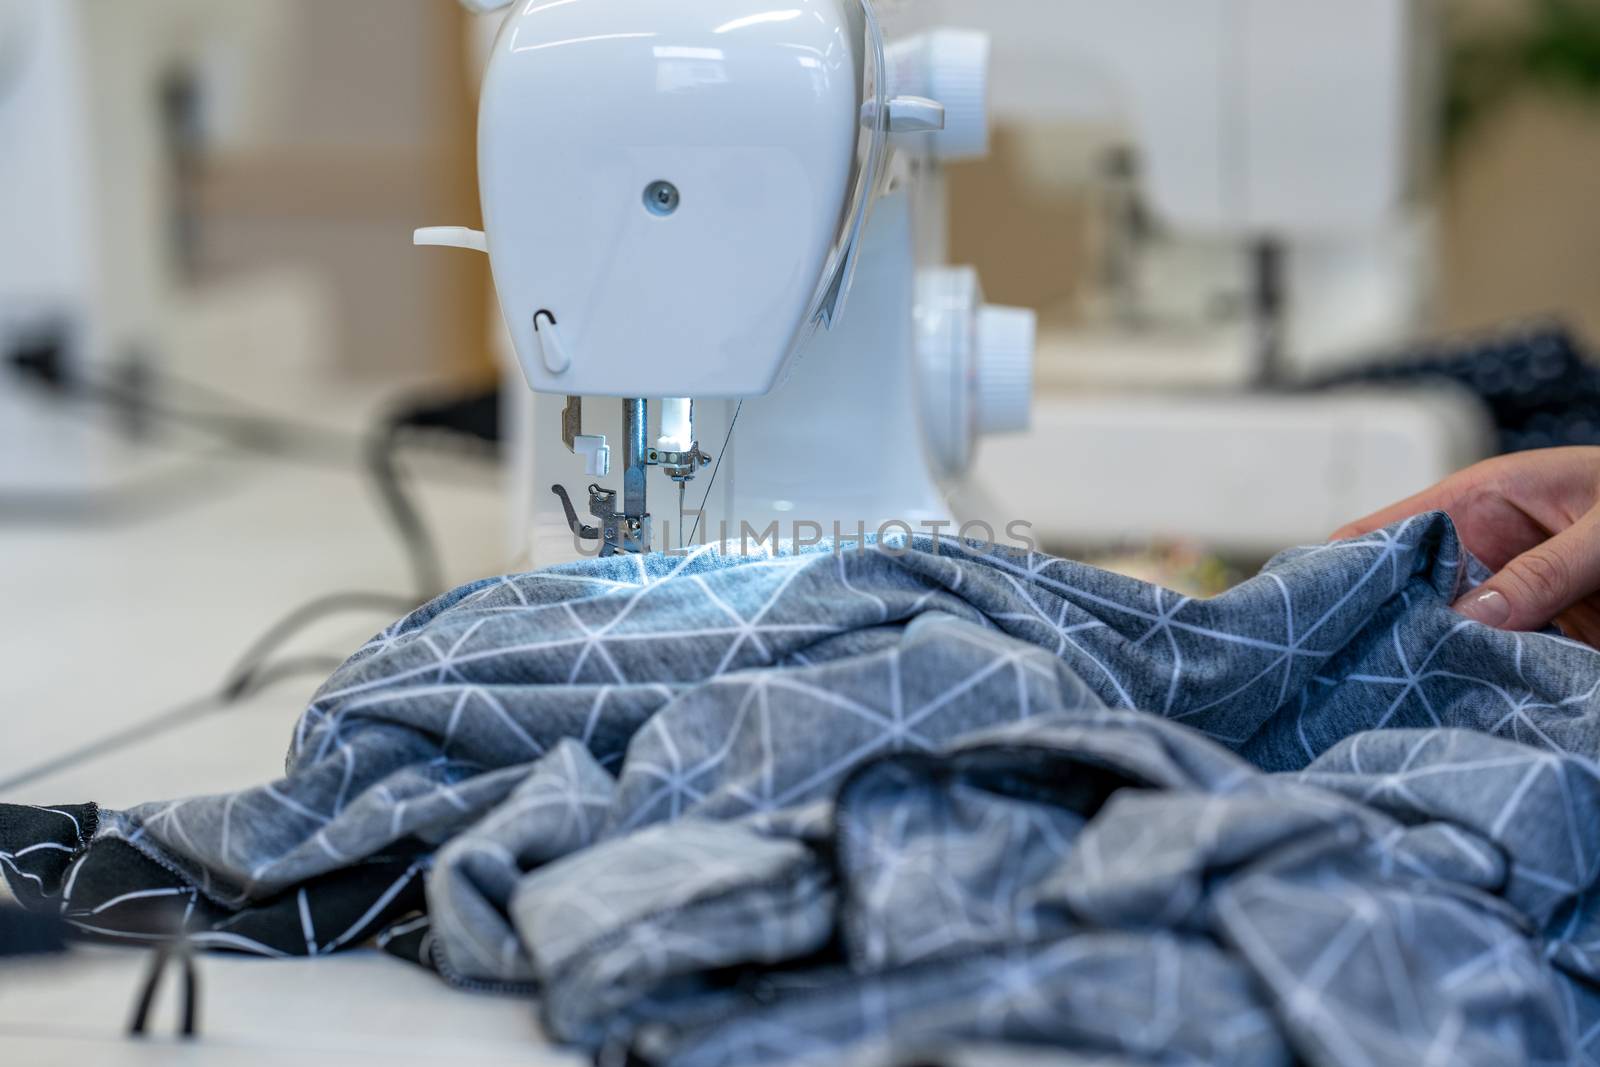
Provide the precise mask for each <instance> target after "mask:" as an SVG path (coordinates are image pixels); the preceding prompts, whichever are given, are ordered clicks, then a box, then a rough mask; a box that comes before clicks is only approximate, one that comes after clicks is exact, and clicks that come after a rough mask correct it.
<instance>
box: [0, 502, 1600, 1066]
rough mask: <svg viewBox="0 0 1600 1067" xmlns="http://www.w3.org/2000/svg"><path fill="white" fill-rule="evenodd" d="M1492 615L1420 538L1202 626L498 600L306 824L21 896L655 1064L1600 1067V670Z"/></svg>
mask: <svg viewBox="0 0 1600 1067" xmlns="http://www.w3.org/2000/svg"><path fill="white" fill-rule="evenodd" d="M1483 576H1484V574H1483V571H1482V568H1481V567H1478V566H1476V564H1475V563H1474V562H1473V561H1472V560H1470V558H1469V557H1467V556H1466V555H1465V554H1464V552H1463V550H1462V548H1461V545H1460V543H1459V541H1458V539H1457V537H1456V534H1455V532H1454V529H1453V527H1452V525H1451V523H1450V521H1449V520H1448V519H1447V518H1446V517H1444V516H1442V515H1432V516H1423V517H1419V518H1416V519H1412V520H1409V521H1407V522H1404V523H1400V524H1398V525H1396V526H1394V527H1391V528H1390V529H1388V530H1384V531H1379V532H1377V533H1374V534H1371V535H1369V536H1367V537H1364V538H1361V539H1358V540H1355V541H1349V542H1341V543H1336V544H1330V545H1325V546H1318V547H1313V548H1306V549H1298V550H1294V551H1291V552H1288V553H1285V554H1284V555H1282V556H1280V557H1278V558H1277V559H1276V560H1274V561H1273V562H1272V563H1271V564H1269V565H1268V566H1267V568H1266V569H1265V570H1264V571H1263V573H1262V574H1261V575H1259V576H1258V577H1256V578H1254V579H1252V580H1250V581H1248V582H1246V583H1244V584H1243V585H1241V586H1239V587H1237V588H1235V589H1233V590H1232V591H1230V592H1228V593H1226V594H1224V595H1222V596H1220V597H1217V598H1215V599H1212V600H1193V599H1189V598H1186V597H1183V596H1179V595H1176V594H1174V593H1171V592H1168V591H1166V590H1163V589H1159V588H1155V587H1152V586H1149V585H1146V584H1143V583H1140V582H1136V581H1132V580H1129V579H1125V578H1121V577H1118V576H1115V575H1111V574H1107V573H1104V572H1101V571H1097V570H1095V569H1093V568H1090V567H1087V566H1084V565H1081V564H1076V563H1071V562H1066V561H1062V560H1057V559H1051V558H1048V557H1046V556H1043V555H1039V554H1029V553H1019V552H1011V551H1007V550H1003V549H985V550H983V551H978V550H976V549H974V548H973V547H972V546H966V545H959V544H957V543H956V542H954V541H953V540H944V541H942V542H932V541H928V540H920V541H917V542H915V543H914V544H911V545H900V546H896V545H894V544H883V545H877V546H873V547H871V548H868V549H865V550H862V551H857V550H856V549H855V548H850V549H847V550H844V551H842V552H830V551H828V550H827V549H826V548H823V549H822V550H820V551H816V552H813V553H810V554H803V555H796V556H786V557H781V558H767V559H755V560H742V559H738V558H734V557H730V556H724V555H720V554H718V553H716V552H715V551H711V550H702V551H700V552H698V553H696V554H695V555H693V556H691V557H689V558H687V559H674V558H668V557H659V556H658V557H649V558H626V559H617V560H604V561H591V562H586V563H583V564H578V565H574V566H570V567H565V568H559V569H556V570H553V571H547V572H542V573H536V574H528V575H521V576H514V577H505V578H497V579H492V580H488V581H483V582H478V583H476V584H473V585H470V586H467V587H465V588H463V589H460V590H457V591H455V592H454V593H451V594H449V595H447V596H445V597H444V598H442V599H440V600H438V601H436V602H435V603H433V604H431V605H429V606H427V607H426V608H424V609H422V610H420V611H419V612H417V613H416V614H414V615H412V616H410V617H409V618H406V619H404V620H402V621H400V622H399V623H397V624H395V625H394V626H393V627H391V628H390V629H388V630H386V631H384V632H383V633H382V634H380V635H379V636H377V637H376V638H374V639H373V640H372V641H371V642H370V643H369V644H368V645H367V646H366V647H364V648H363V649H362V650H361V651H359V652H358V653H357V654H356V655H355V656H354V657H353V658H352V659H351V660H350V661H349V662H348V663H347V664H346V665H345V666H344V667H342V668H341V669H340V670H339V671H338V672H337V673H336V674H335V675H334V676H333V677H332V678H331V679H329V681H328V682H327V684H326V685H325V686H323V688H322V689H321V691H320V692H319V693H318V694H317V696H316V697H315V699H314V700H313V702H312V704H311V706H310V707H309V708H308V709H307V711H306V713H305V715H304V716H303V718H302V719H301V721H300V722H299V724H298V726H297V727H296V729H295V732H294V737H293V743H292V746H291V748H290V752H289V758H288V766H287V770H286V774H285V776H284V777H283V778H282V779H281V780H279V781H277V782H275V783H272V784H270V785H266V786H262V787H260V788H255V789H248V790H245V791H243V792H239V793H235V794H231V795H227V796H217V797H204V798H197V799H189V800H181V801H177V802H173V803H163V804H153V805H148V806H144V807H139V808H135V809H132V810H129V811H120V812H112V811H95V812H94V813H93V814H94V817H95V825H94V826H93V827H92V833H85V832H84V825H83V824H84V823H85V821H86V818H87V814H85V813H87V812H88V811H89V810H90V809H85V813H78V812H76V810H75V809H73V810H72V811H70V812H69V809H49V811H54V812H58V813H59V812H68V814H67V815H66V816H65V817H72V818H73V819H74V823H75V825H77V826H78V830H79V832H80V834H81V835H82V836H86V837H91V838H92V839H91V840H89V841H88V842H87V843H84V844H82V845H81V847H77V846H75V847H72V848H68V849H64V850H63V851H64V852H65V853H66V855H59V854H58V853H56V852H54V851H48V850H47V851H46V852H42V853H39V854H38V858H39V862H40V863H46V862H48V863H51V864H54V866H51V867H49V869H44V868H34V869H33V870H34V882H35V883H37V884H35V885H32V886H31V887H29V894H31V898H32V899H33V900H34V902H35V905H36V906H50V907H58V908H60V909H61V910H63V911H64V912H65V913H66V914H67V915H68V916H69V917H71V918H74V919H75V920H76V921H79V922H80V923H83V924H84V925H86V926H90V927H92V928H93V929H95V930H97V931H99V932H101V933H110V934H115V932H116V931H117V930H119V929H120V930H124V931H127V932H129V933H130V935H135V934H139V931H140V929H141V927H140V922H141V921H142V920H141V919H140V914H141V913H139V912H137V910H136V909H138V908H141V907H144V906H145V905H147V904H148V903H149V900H148V898H145V897H137V898H134V899H124V898H127V897H128V895H129V894H130V893H132V892H139V891H141V890H140V886H142V885H144V884H145V883H141V882H140V881H139V879H140V878H141V877H145V878H150V877H153V878H155V879H156V880H157V881H158V882H159V881H161V880H162V879H165V882H164V883H163V884H164V885H165V886H166V887H167V889H168V890H169V891H170V892H171V893H172V894H173V895H176V896H178V897H180V898H183V899H184V900H186V908H187V915H188V921H189V924H190V930H191V933H192V934H193V935H194V936H196V938H197V940H200V941H201V943H212V944H222V945H224V946H226V947H233V948H249V947H250V945H249V944H246V943H244V942H252V943H254V944H256V945H257V946H258V947H259V948H260V949H262V950H270V951H273V952H293V951H302V949H301V948H300V941H301V938H302V936H303V942H304V947H303V951H305V952H310V953H317V952H322V951H327V950H329V949H331V948H337V947H344V946H346V945H351V944H356V943H360V942H361V941H365V940H367V939H368V938H369V937H370V936H371V935H372V934H375V933H379V931H380V930H382V934H381V938H382V939H383V940H386V941H387V940H389V939H410V941H411V943H412V945H413V947H414V949H415V951H416V954H417V955H419V956H420V957H422V958H424V959H426V960H428V961H429V962H431V963H432V964H433V965H434V966H436V967H437V968H438V969H439V970H440V971H441V972H442V973H443V974H444V975H446V976H447V977H448V978H450V979H452V980H454V981H456V982H459V983H461V984H464V985H469V986H481V987H484V988H498V989H505V990H512V991H516V990H525V991H527V992H530V993H536V994H537V996H538V998H539V1005H540V1010H541V1012H542V1015H543V1020H544V1023H545V1026H546V1028H547V1030H548V1032H549V1033H550V1034H551V1035H552V1036H553V1037H555V1038H556V1039H558V1040H560V1041H563V1042H568V1043H572V1044H575V1045H579V1046H584V1047H587V1048H589V1049H591V1050H597V1051H600V1052H602V1053H605V1054H607V1055H609V1054H611V1053H614V1052H615V1053H622V1052H626V1053H627V1054H630V1055H632V1056H634V1057H635V1062H643V1063H659V1064H673V1065H697V1067H698V1065H708V1067H709V1065H718V1064H729V1065H732V1064H748V1063H758V1062H761V1063H765V1062H779V1061H796V1062H818V1063H844V1062H850V1063H857V1062H860V1063H867V1062H873V1063H878V1062H894V1061H895V1059H896V1057H900V1056H905V1055H911V1054H913V1052H914V1051H915V1050H918V1049H929V1048H931V1049H937V1050H946V1051H943V1052H939V1053H936V1054H935V1056H934V1058H935V1059H936V1060H937V1058H938V1057H939V1056H947V1058H948V1062H951V1063H957V1062H995V1061H996V1060H995V1057H999V1056H1001V1055H1006V1056H1010V1057H1013V1058H1014V1062H1017V1063H1023V1062H1032V1061H1033V1060H1034V1059H1036V1058H1038V1056H1039V1054H1040V1053H1041V1051H1044V1052H1047V1053H1048V1057H1049V1058H1050V1060H1051V1062H1065V1063H1072V1062H1085V1063H1087V1062H1096V1063H1101V1062H1127V1063H1142V1062H1151V1061H1155V1060H1160V1061H1162V1062H1194V1063H1237V1064H1288V1063H1293V1062H1306V1063H1313V1064H1350V1065H1355V1064H1369V1063H1381V1064H1406V1065H1414V1064H1435V1063H1436V1064H1506V1063H1551V1064H1554V1063H1571V1062H1585V1063H1587V1062H1593V1061H1594V1060H1595V1058H1596V1036H1597V1034H1600V995H1597V993H1600V956H1597V954H1596V953H1597V951H1600V921H1597V912H1596V907H1597V901H1600V895H1597V894H1596V893H1595V887H1596V879H1597V875H1600V773H1597V764H1596V762H1595V758H1596V756H1597V754H1600V752H1597V750H1600V728H1597V720H1596V713H1597V711H1600V653H1596V652H1595V651H1594V650H1592V649H1590V648H1588V647H1586V646H1583V645H1580V644H1577V643H1575V642H1572V641H1569V640H1566V639H1564V638H1562V637H1560V636H1559V635H1556V634H1553V633H1546V634H1513V633H1502V632H1498V631H1495V630H1491V629H1488V628H1485V627H1483V626H1480V625H1478V624H1476V623H1472V622H1470V621H1468V620H1466V619H1464V618H1463V617H1461V616H1459V615H1457V614H1455V613H1454V612H1452V611H1451V610H1450V604H1451V603H1452V602H1453V601H1454V600H1455V598H1456V597H1457V596H1458V595H1459V594H1460V593H1461V592H1463V591H1464V590H1465V589H1466V588H1468V587H1469V585H1470V584H1471V583H1473V582H1475V581H1479V580H1481V579H1482V578H1483ZM197 758H203V756H202V755H200V754H197ZM54 817H55V816H52V815H50V814H47V813H46V812H42V811H35V812H34V814H33V818H34V820H35V821H34V822H31V823H28V825H32V826H35V827H37V826H38V825H42V824H41V823H39V822H38V820H46V819H50V818H54ZM5 819H6V815H5V811H4V809H3V808H0V849H10V850H11V852H10V853H9V854H12V855H15V854H16V852H17V844H18V842H17V841H16V840H15V838H16V834H15V833H13V834H12V835H11V839H9V840H8V839H7V837H6V834H5V825H6V823H5ZM13 821H14V822H15V818H14V819H13ZM57 821H62V820H60V819H58V820H57ZM17 825H21V824H20V823H17ZM63 825H64V823H63ZM5 854H7V853H0V855H5ZM130 857H137V863H131V862H130ZM30 858H32V857H30ZM140 864H142V865H143V866H142V867H140V866H138V865H140ZM20 869H21V868H19V867H18V865H17V863H16V862H13V863H11V864H9V865H7V864H0V870H4V871H5V873H6V875H7V877H8V879H9V880H11V881H12V883H13V885H14V886H16V885H17V884H18V883H19V882H20V881H22V880H21V879H19V878H18V877H17V876H16V875H17V871H18V870H20ZM136 870H140V871H143V872H144V874H136V873H134V872H135V871H136ZM362 870H375V871H382V872H384V874H383V877H381V878H368V879H367V880H366V881H361V880H360V878H359V877H358V875H357V873H356V872H360V871H362ZM423 881H425V884H426V904H425V908H424V906H423V904H422V903H421V902H420V899H418V900H411V898H410V897H409V896H408V894H414V895H416V896H418V897H420V890H419V889H418V888H417V885H418V883H420V882H423ZM330 885H332V886H336V887H343V888H341V889H339V890H338V891H337V892H335V891H334V890H333V889H328V888H327V887H328V886H330ZM318 887H322V888H318ZM352 887H354V888H352ZM363 887H364V888H363ZM185 894H187V896H185ZM319 894H320V895H319ZM22 896H24V894H22V893H20V892H19V897H22ZM335 898H337V903H338V908H339V909H343V910H337V909H336V908H335V907H334V904H333V903H329V904H327V905H326V906H324V905H323V904H321V903H319V901H322V900H324V899H326V900H329V901H334V900H335ZM406 900H410V903H404V901H406ZM108 902H109V903H108ZM397 902H401V903H397ZM129 909H135V910H129ZM424 911H425V912H426V919H424V918H423V917H422V913H423V912H424ZM336 912H337V920H336V921H335V918H334V916H335V914H336ZM252 923H253V924H255V925H254V927H252V926H251V924H252ZM246 928H250V929H253V930H254V931H255V932H254V933H252V934H251V935H250V936H249V937H246V936H244V935H242V934H240V933H239V931H240V930H242V929H246ZM285 931H288V933H286V932H285ZM144 933H145V934H146V935H148V934H149V930H148V928H146V929H145V931H144ZM207 937H211V938H213V940H211V941H210V942H207V941H206V938H207ZM274 938H276V939H277V940H273V939H274ZM217 939H220V940H217ZM961 1050H967V1051H961ZM972 1050H977V1051H972ZM963 1057H969V1058H963Z"/></svg>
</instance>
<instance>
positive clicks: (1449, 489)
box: [1333, 448, 1600, 648]
mask: <svg viewBox="0 0 1600 1067" xmlns="http://www.w3.org/2000/svg"><path fill="white" fill-rule="evenodd" d="M1428 511H1444V512H1448V513H1449V515H1450V517H1451V518H1452V519H1454V520H1455V524H1456V529H1457V530H1458V531H1459V532H1460V534H1461V540H1462V542H1463V543H1464V544H1465V545H1466V546H1467V549H1468V551H1470V552H1471V553H1472V554H1473V555H1475V556H1477V557H1478V558H1479V559H1480V560H1482V561H1483V562H1484V563H1485V564H1486V565H1487V566H1489V567H1490V568H1492V569H1494V570H1495V571H1496V572H1497V573H1496V574H1495V576H1494V577H1493V578H1491V579H1490V580H1489V581H1488V582H1486V583H1485V584H1484V585H1482V586H1480V587H1479V588H1478V589H1475V590H1473V591H1472V592H1470V593H1468V594H1467V595H1466V596H1464V597H1463V598H1462V599H1461V600H1460V601H1458V602H1457V603H1456V605H1455V608H1456V610H1457V611H1459V612H1461V614H1463V615H1465V616H1467V617H1468V618H1470V619H1475V620H1477V621H1478V622H1481V623H1485V624H1487V625H1489V626H1494V627H1498V628H1499V629H1502V630H1541V629H1543V628H1545V627H1546V626H1548V625H1550V624H1551V623H1552V622H1555V623H1557V624H1558V625H1559V626H1560V627H1561V630H1562V632H1563V633H1565V634H1567V636H1569V637H1572V638H1575V639H1577V640H1580V641H1583V642H1586V643H1587V644H1590V645H1593V646H1594V647H1596V648H1600V448H1551V449H1545V450H1541V451H1537V452H1519V453H1516V454H1514V455H1510V456H1501V457H1499V458H1497V459H1491V460H1487V461H1485V462H1483V463H1479V464H1477V465H1476V466H1472V467H1468V468H1467V469H1466V470H1464V471H1461V472H1459V473H1457V474H1453V475H1451V476H1450V477H1448V478H1446V479H1445V480H1444V481H1442V482H1440V483H1439V484H1438V485H1436V486H1434V487H1433V488H1432V489H1427V490H1424V491H1423V492H1421V493H1418V494H1417V495H1416V496H1413V497H1409V498H1407V499H1405V500H1402V501H1400V502H1399V503H1398V504H1392V505H1390V506H1389V507H1386V508H1384V509H1383V510H1381V511H1376V512H1373V513H1372V514H1371V515H1368V516H1367V517H1366V518H1364V519H1361V520H1359V521H1357V522H1353V523H1351V524H1349V525H1348V526H1345V527H1343V528H1341V529H1340V530H1338V531H1337V532H1336V533H1334V535H1333V537H1334V539H1335V540H1343V539H1345V538H1351V537H1360V536H1362V535H1363V534H1367V533H1371V532H1372V531H1373V530H1377V529H1381V528H1383V527H1385V526H1388V525H1389V524H1390V523H1394V522H1399V521H1400V520H1401V519H1405V518H1409V517H1411V516H1412V515H1420V514H1422V513H1424V512H1428Z"/></svg>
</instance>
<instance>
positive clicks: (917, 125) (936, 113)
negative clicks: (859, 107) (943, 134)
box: [868, 96, 944, 133]
mask: <svg viewBox="0 0 1600 1067" xmlns="http://www.w3.org/2000/svg"><path fill="white" fill-rule="evenodd" d="M870 106H871V105H868V107H869V108H870ZM942 129H944V105H943V104H941V103H939V101H937V100H929V99H928V98H927V97H925V96H896V97H893V98H891V99H890V101H889V132H890V133H936V132H938V131H939V130H942Z"/></svg>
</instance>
